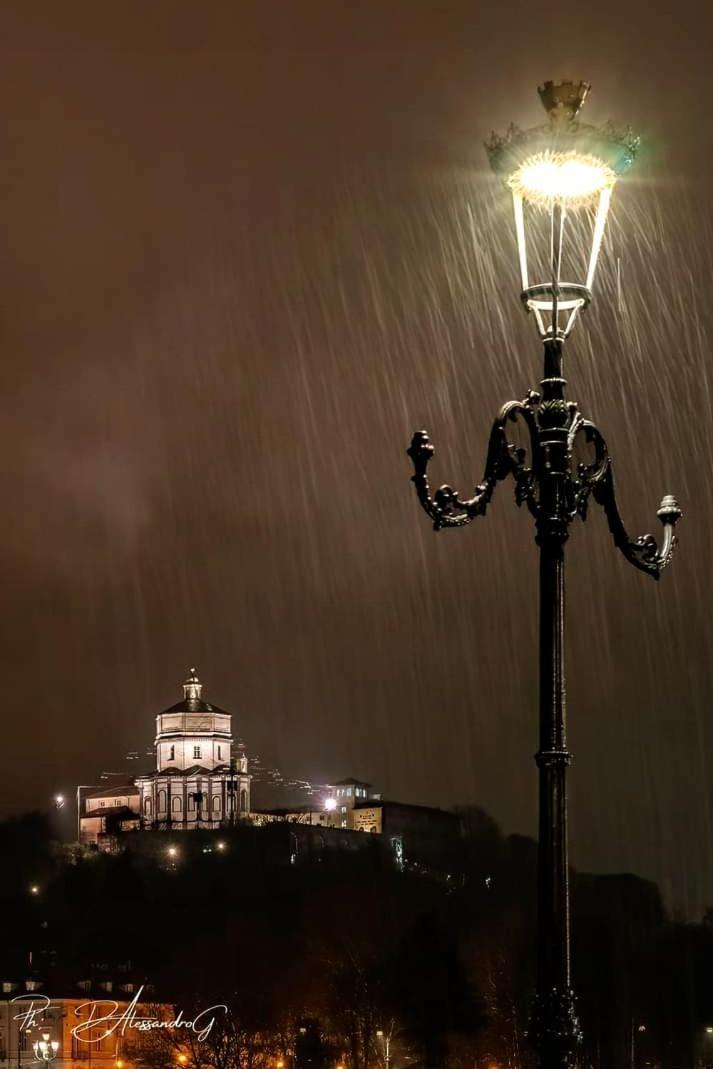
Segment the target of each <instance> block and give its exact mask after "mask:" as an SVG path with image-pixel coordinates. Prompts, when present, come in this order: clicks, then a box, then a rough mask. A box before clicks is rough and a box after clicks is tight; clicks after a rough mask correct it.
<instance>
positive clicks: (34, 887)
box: [30, 883, 40, 895]
mask: <svg viewBox="0 0 713 1069" xmlns="http://www.w3.org/2000/svg"><path fill="white" fill-rule="evenodd" d="M39 893H40V889H39V887H38V886H37V884H36V883H32V884H30V894H31V895H38V894H39Z"/></svg>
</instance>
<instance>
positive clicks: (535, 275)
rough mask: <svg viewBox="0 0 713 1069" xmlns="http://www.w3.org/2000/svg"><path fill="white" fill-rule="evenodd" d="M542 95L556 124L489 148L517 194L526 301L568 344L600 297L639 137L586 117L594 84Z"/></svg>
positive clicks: (546, 329)
mask: <svg viewBox="0 0 713 1069" xmlns="http://www.w3.org/2000/svg"><path fill="white" fill-rule="evenodd" d="M538 92H539V94H540V100H541V101H542V105H543V107H544V108H545V111H546V112H547V116H548V121H547V122H546V123H545V124H544V125H540V126H534V127H532V128H531V129H529V130H521V129H520V128H519V127H517V126H514V125H511V126H510V127H509V128H508V130H507V132H506V133H505V134H504V135H503V136H499V135H498V134H495V133H494V134H493V135H492V136H491V138H490V139H489V141H487V142H486V149H487V151H488V155H489V156H490V164H491V166H492V168H493V170H494V171H495V172H496V173H497V174H498V175H499V176H500V177H501V178H502V179H503V180H504V182H505V184H506V186H507V187H508V188H509V190H510V192H511V193H512V199H513V211H514V216H515V236H516V238H517V252H518V260H519V265H520V281H521V294H520V296H521V300H522V302H523V304H524V306H525V308H526V310H527V311H528V312H530V313H532V315H533V317H534V319H535V323H536V324H537V330H538V333H539V335H540V337H541V338H542V340H543V341H545V342H550V341H558V342H563V341H564V340H565V339H566V338H567V337H568V335H569V333H570V331H571V330H572V328H573V327H574V324H575V322H576V321H577V318H578V316H579V313H580V312H581V311H583V310H584V309H585V308H586V307H587V306H588V305H589V303H590V301H591V299H592V285H593V282H594V275H595V272H596V268H597V262H598V260H599V254H600V251H601V248H602V241H603V238H604V230H605V226H606V221H607V215H608V212H609V205H610V203H611V197H612V192H613V190H614V186H615V184H616V181H617V179H618V178H619V177H620V176H621V175H623V174H624V172H625V171H627V170H628V169H629V167H630V166H631V165H632V163H633V162H634V159H635V157H636V153H637V150H638V146H639V139H638V138H637V137H635V136H634V135H633V134H632V133H631V131H630V130H625V131H623V132H617V131H616V130H615V129H614V127H613V126H612V125H611V124H609V123H608V124H607V125H606V126H603V127H601V128H597V127H595V126H591V125H589V124H588V123H583V122H580V120H579V118H578V115H579V110H580V108H581V107H582V104H583V103H584V100H585V98H586V96H587V94H588V92H589V85H588V84H587V83H586V82H567V81H564V82H545V83H544V84H543V85H541V86H540V87H539V89H538Z"/></svg>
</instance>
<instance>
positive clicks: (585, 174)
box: [507, 152, 616, 207]
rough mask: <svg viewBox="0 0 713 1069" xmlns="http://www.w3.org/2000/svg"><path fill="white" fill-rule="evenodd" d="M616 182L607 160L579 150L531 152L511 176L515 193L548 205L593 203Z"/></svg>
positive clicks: (531, 202)
mask: <svg viewBox="0 0 713 1069" xmlns="http://www.w3.org/2000/svg"><path fill="white" fill-rule="evenodd" d="M615 182H616V175H615V174H614V172H613V171H612V169H611V167H609V166H608V165H607V164H606V163H604V161H603V160H600V159H597V157H596V156H580V155H578V154H577V153H576V152H568V153H561V152H540V153H538V154H537V155H535V156H529V157H528V158H527V159H525V160H524V161H523V163H522V164H521V165H520V167H518V169H517V170H516V171H515V172H514V173H513V174H511V175H510V177H509V178H508V180H507V184H508V185H509V186H510V189H511V190H512V191H513V193H516V194H517V195H518V196H520V197H522V198H523V200H526V201H527V202H528V203H530V204H542V205H544V206H546V207H547V206H549V205H550V204H551V202H552V201H553V200H559V201H563V202H564V203H565V204H566V205H567V206H568V207H573V206H574V205H577V206H579V205H581V204H585V203H589V202H591V201H592V200H593V198H594V197H596V196H597V195H598V194H599V193H601V192H602V190H604V189H611V187H612V186H613V185H614V183H615Z"/></svg>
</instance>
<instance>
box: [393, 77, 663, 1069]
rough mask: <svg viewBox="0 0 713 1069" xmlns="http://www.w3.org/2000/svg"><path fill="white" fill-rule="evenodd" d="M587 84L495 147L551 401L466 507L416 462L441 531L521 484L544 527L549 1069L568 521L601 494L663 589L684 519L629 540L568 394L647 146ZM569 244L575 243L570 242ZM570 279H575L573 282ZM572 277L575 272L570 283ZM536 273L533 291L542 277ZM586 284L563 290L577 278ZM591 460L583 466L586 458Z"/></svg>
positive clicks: (498, 438) (566, 757)
mask: <svg viewBox="0 0 713 1069" xmlns="http://www.w3.org/2000/svg"><path fill="white" fill-rule="evenodd" d="M588 90H589V86H588V85H586V84H585V83H583V82H582V83H579V84H574V83H571V82H561V83H553V82H546V83H545V84H544V85H543V86H541V87H540V89H539V93H540V98H541V100H542V103H543V105H544V107H545V110H546V111H547V114H548V120H547V122H546V123H545V124H544V125H543V126H539V127H535V128H533V129H531V130H526V131H522V130H519V129H518V128H517V127H515V126H511V127H510V128H509V130H508V132H507V134H506V136H505V137H498V136H496V135H495V134H494V135H493V136H492V138H491V140H490V141H489V142H488V144H487V146H486V147H487V149H488V153H489V156H490V161H491V164H492V167H493V169H494V170H495V172H496V173H497V174H499V175H501V176H502V177H503V178H504V179H505V181H506V183H507V185H508V186H509V187H510V190H511V191H512V195H513V203H514V213H515V229H516V236H517V244H518V254H519V262H520V274H521V280H522V294H521V298H522V301H523V304H524V305H525V308H526V309H527V311H528V312H529V313H530V314H531V315H532V316H533V317H534V320H535V323H536V326H537V330H538V333H539V335H540V338H541V339H542V341H543V343H544V379H543V381H542V383H541V392H540V393H535V392H533V391H530V392H529V393H528V395H527V397H526V398H525V399H524V400H523V401H510V402H509V403H508V404H506V405H505V406H504V407H503V408H502V409H501V411H500V414H499V415H498V418H497V419H496V420H495V423H494V424H493V428H492V431H491V433H490V443H489V447H488V454H487V461H486V465H485V474H484V476H483V481H482V482H481V483H480V484H479V485H478V486H476V488H475V492H474V494H473V497H471V498H469V499H466V500H463V499H461V498H460V496H459V494H458V492H457V491H456V490H453V489H452V488H451V487H450V486H442V487H441V488H440V489H439V490H437V491H436V492H435V493H434V494H433V495H431V491H430V488H429V483H428V477H427V471H426V469H427V466H428V463H429V461H430V460H431V457H432V456H433V452H434V449H433V446H432V445H431V443H430V441H429V438H428V434H427V433H426V431H417V432H416V433H415V434H414V436H413V440H412V442H411V446H410V448H409V450H408V454H409V456H410V457H411V460H412V461H413V465H414V468H415V475H414V476H413V477H412V478H413V482H414V484H415V486H416V492H417V494H418V498H419V501H420V502H421V505H422V506H423V508H424V509H425V510H426V512H427V513H428V515H429V516H430V517H431V519H432V521H433V526H434V529H435V530H436V531H438V530H441V529H442V528H444V527H463V526H465V525H466V524H468V523H470V522H471V521H472V520H474V519H475V518H476V516H482V515H484V514H485V511H486V509H487V506H488V504H489V503H490V500H491V498H492V496H493V492H494V490H495V486H496V483H498V482H499V481H500V480H503V479H505V478H507V477H508V476H509V475H512V476H513V478H514V481H515V500H516V501H517V504H518V505H522V504H523V503H524V504H526V505H527V507H528V509H529V510H530V512H531V513H532V515H533V517H534V519H535V530H536V536H535V541H536V542H537V545H538V546H539V549H540V738H539V752H538V753H537V755H536V758H535V760H536V762H537V766H538V769H539V782H540V787H539V852H538V949H537V990H536V997H535V1003H534V1009H533V1014H532V1022H531V1036H532V1038H533V1040H534V1043H535V1047H536V1049H537V1055H538V1063H539V1065H540V1067H541V1069H568V1067H570V1066H572V1065H573V1064H574V1061H575V1058H576V1050H577V1047H578V1044H579V1042H580V1040H581V1033H580V1030H579V1023H578V1021H577V1016H576V1012H575V1000H574V994H573V992H572V987H571V977H570V945H569V883H568V864H567V792H566V776H567V766H568V765H569V762H570V754H569V753H568V752H567V742H566V732H565V677H564V547H565V543H566V541H567V537H568V534H569V526H570V523H571V522H572V521H573V520H574V519H575V518H576V517H577V516H579V517H581V518H582V519H585V518H586V514H587V504H588V501H589V497H590V495H591V496H592V497H593V498H594V500H595V501H596V502H597V503H598V504H599V505H601V506H602V507H603V509H604V512H605V513H606V516H607V519H608V521H609V528H610V530H611V533H612V535H613V538H614V543H615V545H616V546H617V547H618V548H619V549H620V550H621V551H622V553H623V554H624V556H625V557H626V559H627V560H628V561H630V562H631V563H632V564H633V565H634V567H636V568H639V569H640V570H641V571H643V572H646V573H647V575H650V576H653V578H654V579H658V578H659V576H660V575H661V572H662V571H663V569H664V568H665V567H666V565H667V564H668V562H669V560H670V559H671V554H672V552H673V548H674V545H675V541H676V540H675V536H674V528H675V525H676V521H677V520H678V519H679V517H680V516H681V510H680V509H679V507H678V505H677V503H676V501H675V499H674V498H673V497H671V496H666V497H664V499H663V501H662V502H661V505H660V507H659V510H658V513H657V515H658V517H659V520H660V521H661V523H662V524H663V541H662V544H661V547H660V548H659V546H658V544H657V542H656V539H655V538H654V537H653V535H650V534H647V535H642V536H641V537H639V538H630V537H629V535H628V534H627V531H626V529H625V527H624V523H623V521H622V519H621V516H620V514H619V509H618V507H617V503H616V499H615V495H614V480H613V475H612V463H611V459H610V457H609V453H608V451H607V446H606V443H605V441H604V438H603V437H602V435H601V433H600V432H599V430H598V429H597V428H596V427H595V425H594V424H593V423H591V422H590V421H589V420H587V419H585V418H584V417H583V416H582V415H581V413H580V412H579V410H578V408H577V405H576V403H575V402H574V401H567V400H566V399H565V395H564V387H565V385H566V383H565V380H564V379H563V377H562V350H563V346H564V342H565V340H566V338H567V336H568V334H569V333H570V331H571V330H572V328H573V327H574V324H575V322H576V320H577V318H578V315H579V313H580V312H581V311H582V310H584V309H586V307H587V305H588V304H589V303H590V300H591V289H592V284H593V281H594V273H595V269H596V265H597V259H598V256H599V251H600V248H601V243H602V237H603V234H604V227H605V223H606V216H607V211H608V208H609V202H610V199H611V194H612V190H613V187H614V184H615V182H616V180H617V178H618V177H619V176H620V175H622V174H623V173H624V172H625V171H626V170H627V168H628V167H629V166H630V165H631V163H633V160H634V156H635V154H636V149H637V145H638V139H636V138H634V137H633V136H632V135H631V134H630V133H629V132H626V133H623V134H620V133H617V132H616V131H615V130H614V129H613V128H612V127H611V126H610V125H607V126H606V127H604V128H602V129H595V128H594V127H592V126H588V125H586V124H583V123H581V122H580V121H579V120H578V119H577V115H578V113H579V109H580V108H581V106H582V104H583V102H584V98H585V96H586V95H587V92H588ZM565 235H566V236H567V238H568V241H567V242H565ZM565 271H566V272H567V274H565ZM570 272H571V274H570ZM533 275H534V278H535V281H533V278H532V276H533ZM568 276H569V277H574V278H577V277H579V278H581V281H579V282H568V281H565V278H567V277H568ZM518 421H521V423H523V424H524V426H525V427H526V428H527V432H528V440H529V448H527V449H522V448H519V447H518V446H517V445H516V444H514V443H513V442H512V436H511V435H509V434H508V429H509V425H512V424H515V423H517V422H518ZM579 446H584V447H585V448H586V449H587V450H588V453H589V455H588V456H587V458H586V462H585V461H578V460H577V458H576V456H575V447H579Z"/></svg>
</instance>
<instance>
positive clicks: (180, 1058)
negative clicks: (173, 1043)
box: [178, 1054, 188, 1065]
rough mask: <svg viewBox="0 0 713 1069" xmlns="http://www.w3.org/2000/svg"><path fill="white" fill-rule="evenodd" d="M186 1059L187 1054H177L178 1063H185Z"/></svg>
mask: <svg viewBox="0 0 713 1069" xmlns="http://www.w3.org/2000/svg"><path fill="white" fill-rule="evenodd" d="M187 1061H188V1055H187V1054H179V1055H178V1064H179V1065H185V1064H186V1062H187Z"/></svg>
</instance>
